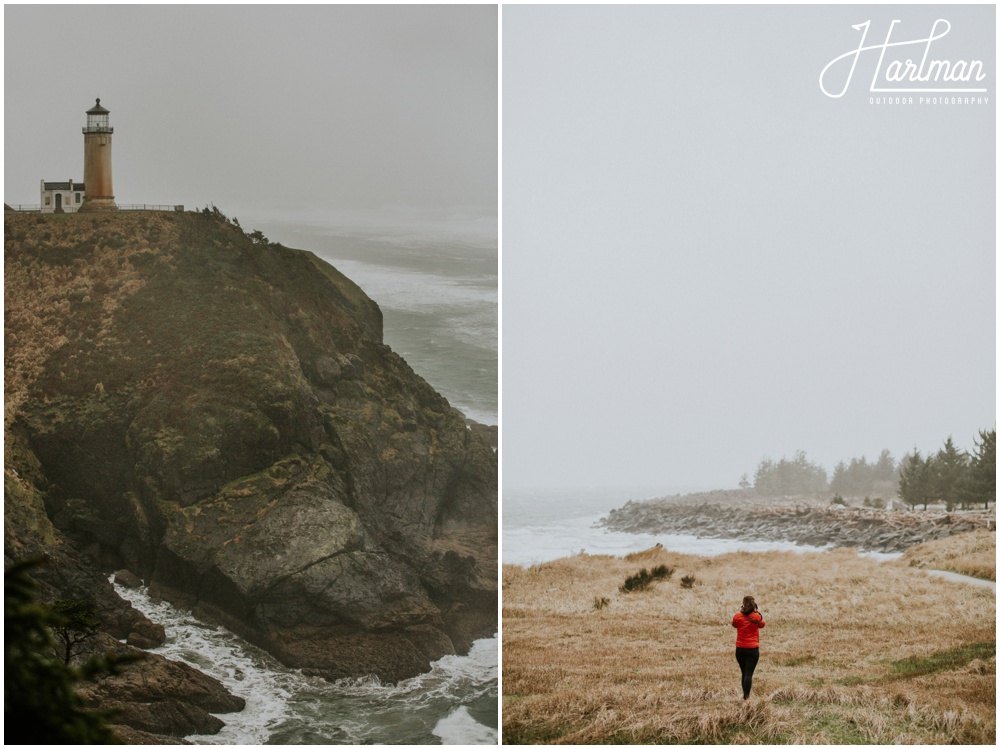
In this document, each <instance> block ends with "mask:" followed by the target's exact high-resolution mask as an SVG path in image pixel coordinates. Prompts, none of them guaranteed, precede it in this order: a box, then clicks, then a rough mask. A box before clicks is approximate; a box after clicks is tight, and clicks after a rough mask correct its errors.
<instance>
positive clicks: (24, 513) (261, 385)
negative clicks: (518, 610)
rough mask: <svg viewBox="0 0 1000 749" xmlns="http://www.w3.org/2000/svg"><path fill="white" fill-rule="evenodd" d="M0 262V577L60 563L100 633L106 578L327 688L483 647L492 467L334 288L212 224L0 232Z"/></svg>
mask: <svg viewBox="0 0 1000 749" xmlns="http://www.w3.org/2000/svg"><path fill="white" fill-rule="evenodd" d="M4 247H5V262H4V268H5V282H4V283H5V334H6V351H5V354H6V359H5V396H6V400H5V406H6V409H5V434H6V443H5V497H4V502H5V515H4V533H5V547H4V549H5V557H6V558H7V559H8V560H10V559H13V558H18V557H21V556H25V555H28V554H31V553H36V552H38V551H40V550H46V551H48V552H50V553H57V554H58V555H62V556H61V557H60V558H59V560H58V563H56V564H50V565H47V567H48V568H49V569H50V571H49V573H47V574H48V575H49V577H50V579H49V580H46V583H47V584H49V585H51V586H52V587H53V589H54V590H56V591H58V592H59V593H60V594H62V593H64V592H65V587H66V586H65V582H66V581H65V580H61V579H60V578H61V577H63V578H64V577H66V576H67V574H68V573H67V572H66V567H67V566H69V567H72V568H73V569H74V570H76V571H74V572H73V573H72V576H75V579H76V581H77V583H78V584H77V586H76V588H77V590H76V592H77V593H79V592H80V591H81V590H83V589H86V592H87V595H88V597H90V598H91V599H93V600H95V601H99V602H100V605H101V606H102V607H103V610H104V612H105V617H104V618H105V620H106V621H107V622H116V624H114V627H111V626H109V627H108V628H109V631H111V630H112V629H113V630H114V631H112V634H114V635H115V636H116V637H125V636H127V635H128V634H129V632H131V631H132V630H133V629H134V628H136V627H137V628H138V629H140V630H141V629H143V627H144V625H143V624H142V619H143V618H142V617H141V615H139V614H137V613H136V612H134V610H131V609H130V607H128V605H127V604H124V602H121V601H120V599H119V600H118V601H116V600H115V599H116V596H114V594H113V591H112V590H111V589H110V586H108V584H107V582H106V581H105V580H104V578H105V577H106V573H107V572H110V571H112V570H117V569H120V568H125V569H127V570H130V571H132V572H133V573H135V574H136V575H138V576H139V577H141V578H142V579H143V580H145V581H146V582H147V583H148V584H149V585H150V587H151V590H152V591H153V593H154V594H157V595H160V596H162V597H164V598H166V599H167V600H170V601H173V602H175V603H177V604H181V605H184V606H189V607H193V608H195V609H196V610H199V611H200V612H201V613H202V614H203V615H205V616H208V617H210V618H212V619H214V620H216V621H219V622H221V623H223V624H225V625H226V626H228V627H230V628H231V629H233V630H234V631H236V632H238V633H240V634H241V635H243V636H244V637H246V638H247V639H249V640H251V641H253V642H255V643H257V644H258V645H260V646H262V647H264V648H265V649H267V650H269V651H270V652H272V653H274V654H275V655H277V656H278V657H279V658H280V659H281V660H283V661H284V662H285V663H286V664H288V665H290V666H293V667H299V668H303V669H306V670H307V671H309V672H313V673H317V674H321V675H324V676H328V677H340V676H349V675H358V674H363V673H375V674H378V675H379V676H381V677H383V678H387V679H392V680H395V679H399V678H403V677H407V676H410V675H413V674H416V673H418V672H420V671H423V670H426V669H427V667H428V664H429V662H430V661H432V660H434V659H436V658H439V657H441V656H442V655H445V654H448V653H452V652H455V651H460V652H461V651H464V650H466V649H467V648H468V647H469V645H470V644H471V642H472V640H473V639H475V638H477V637H482V636H489V635H491V634H493V632H495V630H496V624H497V622H496V610H497V605H496V604H497V598H496V595H497V591H496V580H497V458H496V454H495V452H494V450H493V449H492V448H491V446H490V445H489V443H488V441H487V439H486V437H484V435H483V434H482V433H481V431H480V430H477V429H472V428H470V427H469V426H468V425H467V424H466V423H465V419H464V417H463V415H462V414H461V413H459V412H458V411H457V410H455V409H453V408H451V407H450V406H449V404H448V402H447V401H446V400H445V399H444V398H443V397H442V396H441V395H439V394H438V393H436V392H435V391H434V390H433V389H432V388H431V387H430V386H429V385H428V384H427V383H426V382H424V381H423V380H422V379H421V378H420V377H418V376H417V375H415V374H414V373H413V371H412V370H411V369H410V368H409V367H408V366H407V364H406V362H405V361H403V360H402V359H401V358H400V357H399V356H397V355H396V354H394V353H393V352H392V351H391V350H390V349H389V348H388V347H387V346H385V345H384V344H383V343H382V317H381V312H380V310H379V308H378V306H377V305H376V304H375V303H374V302H373V301H372V300H370V299H369V298H368V297H367V296H365V294H364V293H363V292H362V291H361V290H360V289H359V288H358V287H357V286H356V285H354V284H353V283H352V282H351V281H350V280H348V279H347V278H345V277H344V276H343V275H342V274H340V273H339V272H338V271H337V270H336V269H334V268H333V267H331V266H330V265H328V264H326V263H324V262H323V261H321V260H319V259H318V258H317V257H316V256H315V255H313V254H311V253H309V252H304V251H300V250H293V249H288V248H285V247H282V246H280V245H276V244H273V243H270V242H268V241H267V240H266V239H265V238H263V237H262V236H260V234H259V233H254V234H252V235H248V234H246V233H244V232H243V231H242V230H241V229H240V228H239V225H238V223H236V222H234V221H230V220H228V219H226V218H225V217H224V216H222V215H221V214H220V213H219V212H217V211H212V212H209V211H205V212H202V213H177V214H171V213H124V212H122V213H117V214H109V215H79V214H77V215H63V216H42V215H38V214H35V215H18V214H14V215H8V216H6V217H5V232H4ZM55 570H58V571H55ZM77 597H79V596H77Z"/></svg>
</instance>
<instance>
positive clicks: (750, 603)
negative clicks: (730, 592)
mask: <svg viewBox="0 0 1000 749" xmlns="http://www.w3.org/2000/svg"><path fill="white" fill-rule="evenodd" d="M756 610H757V602H756V601H755V600H753V596H743V606H742V607H741V608H740V611H742V612H743V613H744V614H747V615H749V614H752V613H753V612H754V611H756Z"/></svg>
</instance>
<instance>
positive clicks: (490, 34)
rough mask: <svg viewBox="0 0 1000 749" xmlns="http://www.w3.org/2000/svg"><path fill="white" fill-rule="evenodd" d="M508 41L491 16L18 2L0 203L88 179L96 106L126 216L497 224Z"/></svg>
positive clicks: (419, 10)
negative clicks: (88, 124)
mask: <svg viewBox="0 0 1000 749" xmlns="http://www.w3.org/2000/svg"><path fill="white" fill-rule="evenodd" d="M497 39H498V33H497V8H496V7H495V6H488V5H479V6H454V5H452V6H374V5H368V6H349V5H341V6H320V5H312V6H233V5H230V6H183V5H167V6H153V5H133V6H124V5H101V6H98V5H72V6H67V5H23V6H11V5H7V6H5V7H4V63H5V68H4V104H5V109H4V128H5V132H4V157H5V166H4V200H5V201H7V202H12V203H35V204H37V203H38V202H39V192H38V189H39V188H38V185H39V181H40V180H41V179H42V178H44V179H47V180H59V181H64V180H67V179H70V178H73V179H75V180H78V181H79V180H82V179H83V135H82V134H81V131H80V128H81V127H82V126H83V125H84V122H85V114H84V113H85V112H86V110H87V109H89V108H90V107H92V106H93V105H94V100H95V98H97V97H100V98H101V104H102V105H103V106H106V107H107V108H108V109H110V110H111V124H112V126H113V127H114V128H115V134H114V154H113V165H114V189H115V196H116V199H117V201H118V202H119V203H156V204H185V205H186V206H189V207H203V206H204V205H207V204H209V203H214V204H215V205H217V206H218V207H219V208H220V209H221V210H222V211H224V212H225V213H226V214H227V215H231V216H232V215H235V216H237V217H240V218H241V220H242V223H243V225H244V226H253V222H254V221H256V220H258V219H259V218H265V219H266V218H271V217H274V216H278V217H285V216H287V215H288V213H289V212H290V211H298V212H301V213H302V214H304V215H313V216H323V217H325V218H329V216H331V215H342V216H345V217H347V218H348V219H351V220H353V219H357V220H358V221H362V222H366V223H371V222H372V221H373V220H374V221H375V222H378V221H379V220H381V217H382V216H389V217H393V218H395V217H402V218H403V220H406V219H413V220H415V221H423V220H426V219H428V218H430V219H432V220H433V219H439V218H449V217H455V216H458V217H461V218H462V219H463V220H464V219H469V218H471V219H483V218H485V219H486V220H489V219H492V220H493V223H494V225H495V222H496V216H497V112H498V107H497V54H496V51H497ZM373 217H374V218H373Z"/></svg>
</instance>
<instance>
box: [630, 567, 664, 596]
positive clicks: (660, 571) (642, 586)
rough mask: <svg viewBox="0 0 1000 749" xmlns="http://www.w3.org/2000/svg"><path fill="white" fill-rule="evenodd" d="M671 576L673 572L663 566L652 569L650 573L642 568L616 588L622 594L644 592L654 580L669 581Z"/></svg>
mask: <svg viewBox="0 0 1000 749" xmlns="http://www.w3.org/2000/svg"><path fill="white" fill-rule="evenodd" d="M673 574H674V571H673V570H672V569H671V568H670V567H667V566H666V565H665V564H661V565H659V566H658V567H653V571H652V572H649V570H647V569H646V568H645V567H643V568H642V569H641V570H639V571H638V572H637V573H636V574H634V575H630V576H629V577H626V578H625V582H624V583H622V584H621V585H620V586H619V587H618V590H620V591H621V592H622V593H631V592H632V591H636V590H646V589H647V588H648V587H649V586H650V585H652V584H653V583H654V582H655V581H656V580H669V579H670V576H671V575H673Z"/></svg>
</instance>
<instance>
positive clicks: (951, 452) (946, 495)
mask: <svg viewBox="0 0 1000 749" xmlns="http://www.w3.org/2000/svg"><path fill="white" fill-rule="evenodd" d="M968 466H969V455H968V453H966V452H965V451H964V450H959V449H958V448H957V447H955V443H954V442H952V439H951V437H948V439H947V440H945V443H944V447H942V448H941V449H940V450H938V453H937V455H936V456H935V458H934V463H933V470H932V474H931V476H932V478H931V487H932V489H931V493H932V495H933V496H934V497H935V498H936V499H938V500H941V501H943V502H944V503H945V507H946V508H947V510H948V512H951V511H952V510H953V509H955V502H956V501H957V500H960V499H961V498H962V496H963V495H964V493H965V478H966V473H967V471H968Z"/></svg>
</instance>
